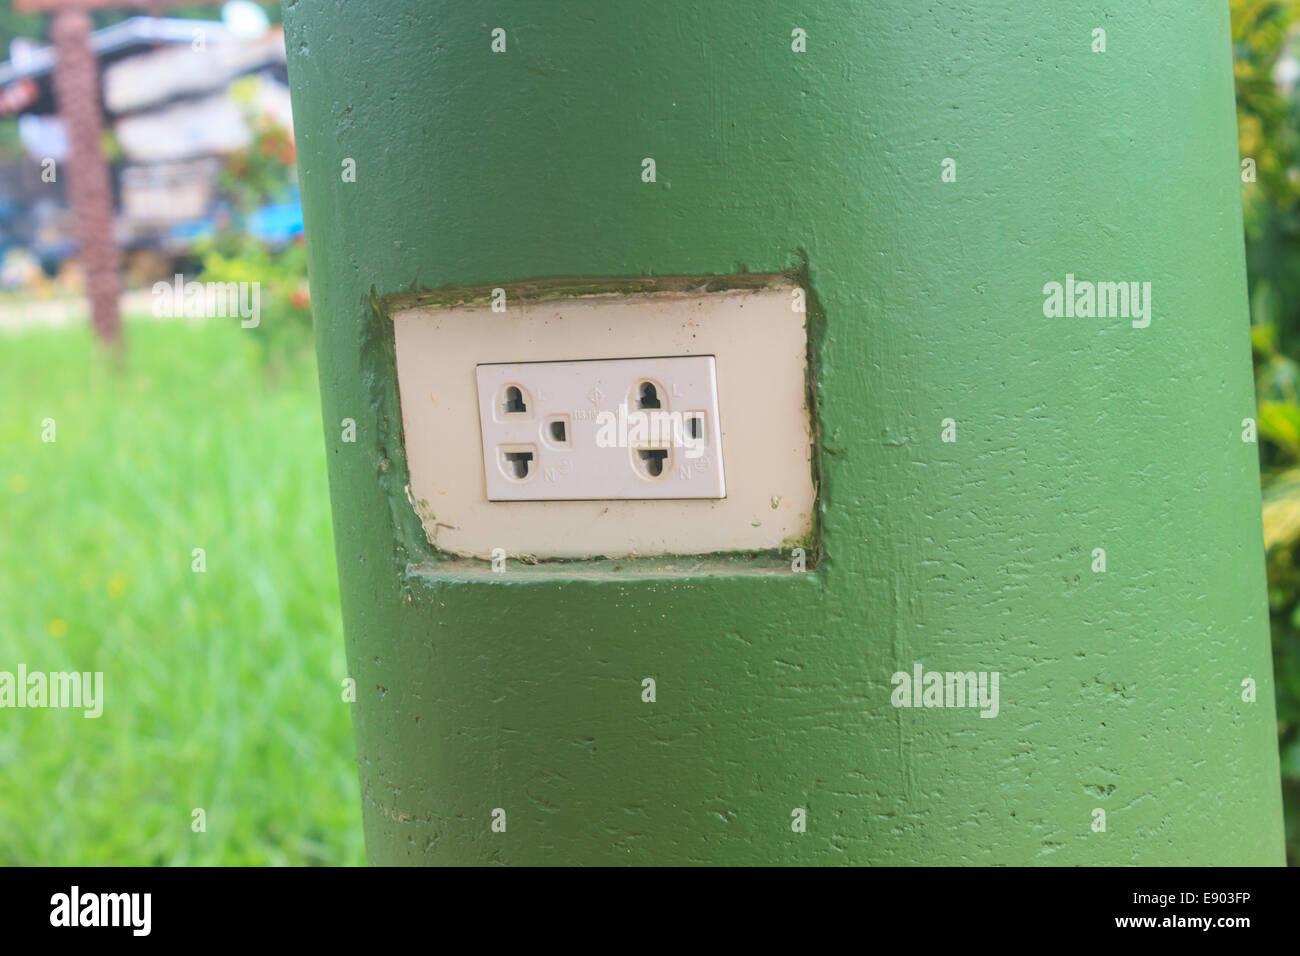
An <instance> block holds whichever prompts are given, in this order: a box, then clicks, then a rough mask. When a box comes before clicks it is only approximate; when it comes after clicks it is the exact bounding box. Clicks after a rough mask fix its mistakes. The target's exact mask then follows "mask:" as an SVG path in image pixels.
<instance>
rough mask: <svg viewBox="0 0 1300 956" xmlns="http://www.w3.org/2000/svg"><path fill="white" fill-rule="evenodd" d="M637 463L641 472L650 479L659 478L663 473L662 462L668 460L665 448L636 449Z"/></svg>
mask: <svg viewBox="0 0 1300 956" xmlns="http://www.w3.org/2000/svg"><path fill="white" fill-rule="evenodd" d="M636 456H637V462H638V463H639V464H640V465H641V470H642V471H643V472H645V474H646V475H647V476H648V477H650V478H660V477H662V476H663V473H664V462H665V461H666V460H667V459H668V449H666V448H638V449H637V453H636Z"/></svg>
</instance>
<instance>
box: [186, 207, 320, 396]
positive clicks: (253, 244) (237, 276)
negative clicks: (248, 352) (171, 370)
mask: <svg viewBox="0 0 1300 956" xmlns="http://www.w3.org/2000/svg"><path fill="white" fill-rule="evenodd" d="M198 251H199V254H200V256H201V258H202V262H203V270H202V276H201V281H203V282H247V283H251V284H254V287H255V288H257V289H258V302H259V306H260V309H261V315H260V319H259V324H258V326H257V328H255V329H249V330H248V334H249V337H250V339H251V341H252V342H253V343H254V345H255V346H256V347H257V348H258V349H259V352H260V354H261V356H262V358H263V359H264V361H265V362H266V363H267V364H268V365H269V366H270V367H271V368H272V371H273V372H279V371H280V370H282V368H283V367H284V366H285V365H288V364H293V363H294V362H295V361H296V360H297V358H298V357H299V355H300V353H302V352H303V351H305V350H308V349H310V347H311V345H312V325H311V293H310V291H309V289H308V285H307V247H306V245H305V243H304V242H303V239H302V237H301V236H299V237H298V238H297V239H295V240H294V241H293V242H290V243H288V244H287V245H286V246H284V247H283V248H280V249H276V248H273V247H271V246H269V245H267V244H266V243H264V242H262V241H260V240H258V239H256V238H254V237H252V236H249V235H246V234H244V233H237V232H229V233H223V234H222V235H220V236H218V237H217V238H216V239H213V240H209V241H207V242H205V243H203V244H202V245H201V246H200V248H199V250H198Z"/></svg>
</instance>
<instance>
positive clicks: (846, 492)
mask: <svg viewBox="0 0 1300 956" xmlns="http://www.w3.org/2000/svg"><path fill="white" fill-rule="evenodd" d="M284 6H285V19H286V23H287V31H288V33H287V36H288V50H289V58H290V79H291V82H292V84H293V94H294V113H295V121H296V126H297V130H298V146H299V156H300V168H301V173H302V194H303V200H304V205H305V214H306V221H307V226H308V230H309V236H310V239H309V245H310V263H311V279H312V293H313V306H314V309H315V315H316V328H317V336H318V349H319V356H320V374H321V394H322V402H323V407H324V415H325V421H326V441H327V443H328V448H329V468H330V484H331V492H332V496H333V503H334V516H335V529H336V542H337V550H338V561H339V574H340V578H341V583H342V593H343V611H344V618H345V624H346V629H347V635H348V656H349V667H350V674H351V676H352V677H354V678H355V679H356V681H357V689H358V701H357V702H356V703H355V704H354V705H352V707H353V717H354V722H355V727H356V735H357V745H358V757H359V763H360V773H361V780H362V790H363V799H364V801H365V807H364V811H365V826H366V841H367V846H368V852H369V856H370V858H371V860H372V861H374V862H376V863H481V862H500V863H515V864H526V863H611V862H629V863H656V864H670V863H704V862H718V863H837V862H842V863H882V864H890V863H892V864H962V863H976V864H991V863H1010V864H1017V863H1051V864H1087V863H1109V864H1126V863H1149V864H1176V863H1193V864H1226V863H1238V864H1257V863H1264V864H1270V863H1280V862H1282V839H1281V803H1280V793H1279V782H1278V767H1277V753H1276V737H1275V729H1276V728H1275V722H1274V713H1273V703H1272V701H1273V689H1272V679H1271V675H1270V659H1269V649H1268V633H1267V614H1266V606H1265V595H1264V570H1263V555H1262V544H1261V532H1260V518H1259V493H1258V465H1257V454H1256V446H1255V445H1253V444H1249V443H1245V442H1243V441H1242V438H1241V432H1242V427H1241V423H1242V420H1243V419H1244V418H1248V417H1250V416H1252V415H1253V414H1254V410H1253V409H1254V405H1253V391H1252V381H1251V367H1250V352H1249V345H1248V336H1247V331H1248V329H1247V316H1246V307H1245V269H1244V258H1243V251H1242V239H1241V221H1240V201H1239V193H1238V190H1239V188H1240V182H1239V178H1238V166H1237V156H1236V151H1235V128H1234V119H1233V96H1232V75H1231V66H1230V49H1229V40H1228V21H1227V11H1226V9H1224V8H1221V6H1220V5H1214V4H1210V5H1204V7H1203V8H1199V7H1198V8H1196V9H1193V6H1194V5H1193V6H1189V5H1181V6H1178V7H1177V8H1175V7H1174V6H1172V5H1134V4H1127V3H1118V2H1116V3H1112V4H1102V5H1100V6H1098V5H1091V6H1090V5H1086V4H1085V5H1079V4H1076V3H1073V2H1067V0H1052V2H1044V3H1038V4H1024V3H1018V2H1011V0H980V2H978V3H977V2H973V0H968V2H961V3H958V2H941V0H935V2H932V3H927V4H921V5H918V4H915V3H911V2H904V0H871V2H866V0H863V2H859V3H819V4H816V5H808V8H807V9H803V10H796V9H791V8H790V7H789V5H788V4H785V3H778V2H775V0H750V2H747V3H744V4H733V5H730V6H729V7H728V9H727V11H726V14H725V16H723V15H721V14H720V13H719V12H718V10H717V9H716V7H715V5H712V4H704V3H680V4H672V5H669V6H667V7H665V6H664V5H662V4H644V3H631V2H624V0H616V2H606V3H600V4H592V5H583V6H582V8H581V10H580V11H579V10H578V8H577V7H571V6H566V5H562V4H535V5H528V6H527V8H525V7H523V6H521V5H519V4H513V3H505V2H485V3H476V4H458V3H444V2H425V3H421V4H416V5H412V4H408V3H399V2H395V0H368V2H367V3H365V4H358V3H342V2H314V3H308V2H306V0H286V2H285V5H284ZM1098 26H1101V27H1104V28H1105V30H1106V31H1107V52H1105V53H1094V52H1093V51H1092V31H1093V29H1094V28H1096V27H1098ZM497 27H500V28H501V29H504V30H505V31H506V49H505V52H502V53H493V52H491V43H492V37H491V31H492V30H493V29H494V28H497ZM796 27H798V28H801V29H803V30H806V32H807V52H806V53H796V52H793V51H792V49H791V44H792V40H791V31H792V30H793V29H794V28H796ZM647 157H650V158H653V159H654V160H655V165H656V181H655V182H653V183H647V182H644V181H643V179H642V169H643V165H642V161H643V159H645V158H647ZM946 158H951V159H954V160H955V161H956V172H957V175H956V180H955V181H954V182H943V181H942V179H941V175H942V172H943V165H942V164H943V160H944V159H946ZM349 159H351V160H353V161H355V166H356V175H355V182H349V181H345V178H344V176H343V175H342V171H343V169H344V166H345V161H346V160H349ZM791 269H797V270H803V274H804V275H805V277H806V281H807V283H808V285H809V292H810V296H811V297H812V300H813V301H814V303H815V305H816V311H817V320H816V325H815V327H814V335H813V345H812V355H811V360H812V362H813V365H814V369H815V399H816V406H817V415H818V418H819V427H820V441H821V459H820V482H821V485H820V495H821V499H820V515H819V520H820V533H821V546H822V549H823V558H822V560H821V561H820V562H819V563H818V564H817V566H816V568H815V570H812V571H810V572H808V573H805V574H774V573H772V572H771V570H770V568H769V569H767V570H765V571H764V573H753V572H752V569H750V568H749V567H748V565H746V564H745V562H744V561H743V559H738V558H735V557H734V556H733V557H732V558H729V559H727V560H726V561H721V560H720V561H719V563H718V564H717V565H716V566H710V567H709V568H707V569H704V570H701V572H700V573H698V574H693V573H691V571H690V568H689V567H684V568H683V567H677V568H675V569H674V568H671V567H669V568H668V570H665V568H664V565H662V564H655V565H653V566H650V567H649V568H648V570H646V571H639V570H637V569H636V568H633V567H627V566H624V565H619V564H617V563H615V564H610V563H608V562H605V563H598V564H594V565H592V566H590V567H587V566H585V565H582V564H581V563H579V564H572V565H556V566H549V567H548V566H538V567H534V568H530V569H527V570H523V569H520V570H518V571H512V570H507V572H506V573H504V574H501V575H494V574H492V573H491V572H490V571H487V570H486V569H485V568H484V569H483V570H481V571H478V572H476V571H473V570H469V571H466V570H464V569H463V568H462V569H458V570H456V571H455V572H454V573H453V572H452V571H450V570H447V571H440V570H439V569H440V567H441V565H440V564H439V561H438V556H437V555H430V554H429V553H427V548H426V547H425V545H424V544H423V541H424V538H423V534H422V532H421V529H420V525H419V520H418V518H417V517H416V516H415V514H414V511H413V510H412V509H411V505H410V503H409V502H408V501H407V499H406V497H405V493H404V482H403V476H404V470H405V464H404V458H403V456H402V451H401V432H400V413H399V410H398V407H397V400H396V385H395V382H394V381H393V380H392V327H391V322H390V321H388V320H387V319H386V315H385V310H386V305H385V302H386V297H389V296H396V295H399V294H407V295H409V294H411V293H413V292H414V293H419V292H421V291H422V290H433V289H438V288H441V287H444V286H451V285H456V286H479V285H486V286H489V287H491V286H496V285H505V284H508V283H513V282H519V281H524V280H533V279H547V278H552V277H565V276H576V277H583V279H584V281H585V280H586V279H588V278H596V279H600V278H602V277H604V278H607V279H611V280H620V279H626V278H629V277H641V276H673V275H726V274H729V273H738V272H750V273H776V272H782V271H786V270H791ZM1067 275H1074V276H1076V277H1078V278H1079V279H1083V280H1088V281H1137V282H1150V283H1151V289H1152V292H1151V305H1152V312H1151V321H1150V324H1149V326H1147V327H1146V328H1134V327H1133V326H1132V324H1131V322H1129V321H1128V320H1125V319H1119V318H1096V317H1091V318H1084V317H1074V318H1064V317H1062V318H1048V317H1046V316H1045V315H1044V309H1043V306H1044V293H1043V287H1044V285H1045V284H1046V283H1048V282H1052V281H1058V282H1064V281H1065V277H1066V276H1067ZM508 358H509V359H511V360H518V359H519V358H521V357H519V356H509V357H508ZM468 374H469V373H468V370H467V376H468ZM345 418H353V419H355V421H356V423H357V441H356V443H355V444H349V443H345V442H343V441H342V440H341V438H340V433H341V429H340V426H339V423H340V422H341V420H342V419H345ZM945 419H952V420H953V423H954V424H955V430H956V439H957V440H956V441H955V442H944V441H943V440H942V434H943V428H944V426H943V422H944V420H945ZM463 453H464V454H467V455H475V456H476V455H478V454H479V449H478V448H467V449H463ZM1097 548H1103V549H1105V553H1106V571H1105V572H1104V573H1096V572H1094V571H1093V569H1092V568H1093V564H1094V549H1097ZM768 559H769V561H770V556H768ZM727 562H732V563H727ZM765 567H766V566H765ZM729 568H730V569H732V570H730V571H729V570H728V569H729ZM917 663H920V664H921V665H922V666H923V667H924V668H925V669H926V670H937V671H990V672H991V671H997V672H998V673H999V675H1000V685H999V686H1000V708H999V713H998V716H997V717H996V718H992V719H984V718H981V717H980V716H979V714H978V712H977V711H975V710H972V709H946V708H934V709H925V708H916V709H902V708H895V707H893V706H891V702H890V695H891V690H892V687H891V684H890V677H891V675H892V674H894V673H895V672H897V671H905V672H908V673H911V671H912V669H913V667H914V665H915V664H917ZM645 678H653V679H654V680H655V682H656V696H657V699H656V701H655V702H654V703H645V702H643V701H642V681H643V680H644V679H645ZM1247 678H1250V679H1253V680H1254V681H1255V682H1256V683H1257V687H1258V691H1257V693H1258V700H1257V702H1254V703H1250V702H1246V701H1244V700H1243V699H1242V681H1243V680H1245V679H1247ZM497 808H501V809H503V810H504V811H505V813H506V820H507V827H506V831H505V832H504V833H502V832H493V830H492V827H491V823H492V817H493V811H494V810H495V809H497ZM799 808H802V809H804V810H806V812H807V832H804V833H798V832H794V831H793V829H792V826H791V824H792V820H793V819H794V818H793V817H792V813H793V811H795V810H796V809H799ZM1098 808H1100V809H1102V810H1104V811H1105V813H1106V831H1105V832H1094V830H1093V823H1094V820H1095V819H1096V818H1095V815H1094V811H1095V810H1096V809H1098Z"/></svg>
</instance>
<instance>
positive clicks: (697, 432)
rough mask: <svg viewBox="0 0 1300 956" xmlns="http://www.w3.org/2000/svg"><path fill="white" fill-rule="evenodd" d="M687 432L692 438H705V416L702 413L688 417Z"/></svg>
mask: <svg viewBox="0 0 1300 956" xmlns="http://www.w3.org/2000/svg"><path fill="white" fill-rule="evenodd" d="M686 434H687V435H688V436H689V437H691V438H703V437H704V418H703V417H702V416H700V415H692V416H690V417H689V418H688V419H686Z"/></svg>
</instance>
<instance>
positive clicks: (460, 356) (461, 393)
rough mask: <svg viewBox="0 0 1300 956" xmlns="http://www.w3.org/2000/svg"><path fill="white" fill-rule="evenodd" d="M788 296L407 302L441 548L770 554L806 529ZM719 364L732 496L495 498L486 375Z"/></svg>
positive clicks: (409, 371) (425, 498)
mask: <svg viewBox="0 0 1300 956" xmlns="http://www.w3.org/2000/svg"><path fill="white" fill-rule="evenodd" d="M792 288H793V287H790V286H785V287H768V288H762V289H750V290H727V291H719V292H706V293H698V292H695V293H682V292H652V293H642V294H634V295H593V296H585V297H582V298H574V299H554V300H545V301H538V300H529V299H510V298H508V299H507V307H506V311H504V312H494V311H492V308H491V306H490V304H489V303H484V304H481V305H479V304H475V305H460V306H454V307H446V306H416V307H411V308H406V309H403V310H401V311H398V312H396V313H395V314H394V315H393V328H394V335H395V344H396V353H397V378H398V390H399V394H400V399H401V405H402V425H403V430H404V434H405V441H406V458H407V465H408V468H409V471H410V480H411V486H410V494H411V498H412V500H414V501H421V502H427V507H422V508H421V509H420V517H421V520H422V522H423V524H424V528H425V534H426V536H427V537H428V539H429V541H430V542H431V543H432V544H433V545H434V546H435V547H437V548H439V549H441V550H443V551H446V552H450V553H452V554H457V555H461V556H466V557H478V558H489V557H490V556H491V554H492V551H493V549H496V548H502V549H504V550H505V552H506V553H507V554H509V555H512V556H515V555H529V556H535V557H538V558H547V557H554V558H592V557H611V558H618V557H625V556H633V555H635V556H648V555H663V554H682V555H687V554H709V553H714V552H733V551H750V550H766V549H772V548H779V547H781V546H782V545H783V544H786V543H788V542H789V541H791V540H795V539H802V538H805V537H806V536H807V535H808V534H809V532H810V531H811V529H812V527H813V511H814V506H815V498H816V489H815V487H814V484H813V476H812V454H813V449H812V435H813V428H812V423H811V420H810V414H809V408H808V404H807V382H806V375H807V334H806V326H805V314H804V313H803V312H799V311H795V309H794V308H792V300H793V298H794V297H793V296H792V294H791V293H792ZM687 355H699V356H705V355H708V356H713V358H714V362H715V372H716V384H717V395H718V416H719V424H720V425H721V446H722V449H723V460H724V468H725V472H726V497H725V498H718V499H686V500H681V499H677V500H644V499H638V500H595V501H593V500H580V501H568V500H564V501H490V500H489V499H488V495H487V492H486V490H485V489H486V474H485V467H486V465H485V460H490V459H488V458H487V456H485V455H484V453H483V444H482V436H481V433H480V416H479V408H478V396H479V392H478V383H477V377H476V376H477V373H476V369H477V367H478V366H480V365H501V364H506V363H521V362H529V363H532V362H572V361H583V360H595V359H604V360H608V359H634V358H641V357H644V356H687Z"/></svg>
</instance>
